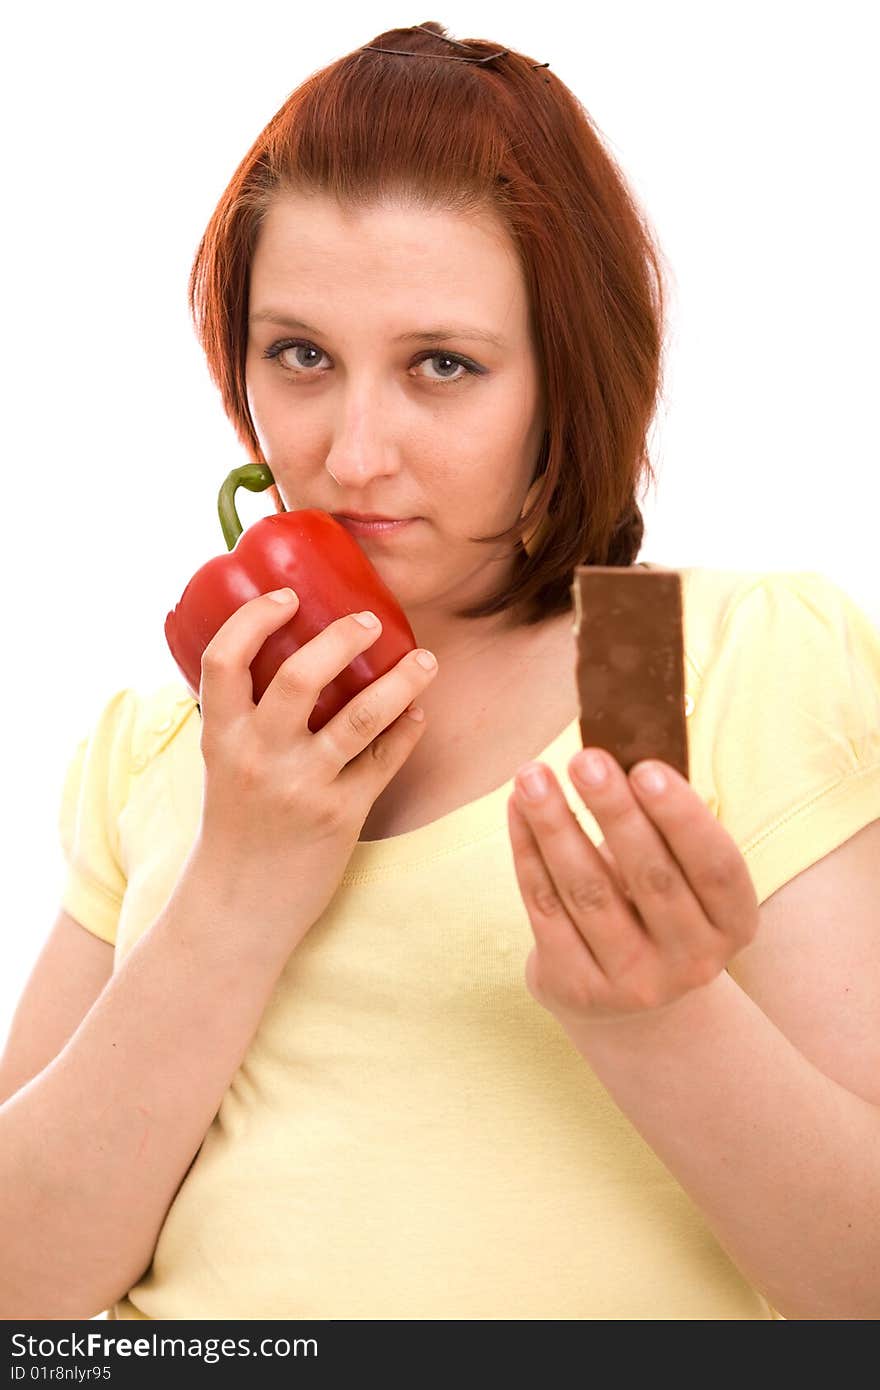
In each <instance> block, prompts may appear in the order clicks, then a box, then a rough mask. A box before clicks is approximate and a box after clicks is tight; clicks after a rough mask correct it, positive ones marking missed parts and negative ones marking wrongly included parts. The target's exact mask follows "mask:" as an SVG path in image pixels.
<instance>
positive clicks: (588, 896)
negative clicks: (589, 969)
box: [515, 764, 653, 980]
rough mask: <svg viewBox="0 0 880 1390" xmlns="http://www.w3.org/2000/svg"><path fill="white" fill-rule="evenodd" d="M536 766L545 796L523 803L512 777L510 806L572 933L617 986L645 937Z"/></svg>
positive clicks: (556, 789)
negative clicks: (528, 833) (544, 785)
mask: <svg viewBox="0 0 880 1390" xmlns="http://www.w3.org/2000/svg"><path fill="white" fill-rule="evenodd" d="M539 766H541V767H542V768H543V770H544V772H545V773H546V775H547V781H548V783H549V786H548V790H547V792H546V795H545V796H544V797H543V798H542V799H541V800H539V801H528V800H527V799H526V798H525V797H522V795H521V791H520V788H521V785H522V783H521V781H520V779H519V777H518V778H517V780H516V783H515V785H516V787H517V791H516V793H515V805H516V807H517V809H518V810H519V811H520V812H521V814H522V815H523V817H524V819H525V820H526V823H527V824H528V827H529V830H530V831H531V834H532V835H533V837H534V840H535V843H536V845H537V849H538V851H539V853H540V856H541V859H542V861H543V864H544V866H545V873H546V875H547V877H548V879H549V881H550V882H551V883H552V884H553V892H554V894H555V896H557V897H558V899H559V900H560V902H561V904H562V906H563V908H564V910H565V914H566V916H567V917H568V919H569V920H570V922H571V924H572V926H573V928H574V930H575V931H576V932H577V933H578V934H579V935H580V936H581V937H582V938H583V940H584V941H585V942H586V943H587V945H588V946H589V948H590V951H591V953H592V955H593V958H594V959H595V961H596V962H597V964H598V965H599V967H600V968H601V971H602V973H603V975H604V976H605V977H606V978H607V979H608V980H617V979H619V978H621V977H622V976H623V975H625V974H626V973H627V972H628V971H630V970H632V969H634V968H635V966H636V964H637V962H639V961H641V960H642V959H643V958H644V956H645V952H646V949H647V947H648V946H649V944H650V943H649V941H648V938H647V934H646V933H645V931H644V928H643V927H642V925H641V923H640V922H639V920H638V918H637V917H636V916H635V915H634V913H633V910H632V907H631V906H630V904H629V903H628V902H627V900H626V898H625V897H624V895H623V893H622V892H621V891H620V889H619V888H618V886H617V883H616V882H615V878H614V876H612V875H611V874H609V872H608V867H607V864H606V862H605V859H604V858H603V856H602V855H601V854H600V853H599V851H598V850H597V849H596V847H595V845H594V844H593V843H592V841H591V840H590V838H589V836H588V835H586V834H585V833H584V831H583V830H582V829H581V826H580V824H579V822H578V820H577V817H576V816H575V814H574V812H573V811H572V809H571V807H570V806H569V804H568V801H567V799H566V797H565V795H564V793H563V791H562V788H561V787H560V785H559V783H558V781H557V779H556V777H555V776H554V775H553V773H552V772H551V770H550V769H549V768H547V767H546V766H544V764H539ZM612 848H613V847H612ZM652 954H653V948H652Z"/></svg>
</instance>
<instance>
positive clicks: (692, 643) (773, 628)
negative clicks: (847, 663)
mask: <svg viewBox="0 0 880 1390" xmlns="http://www.w3.org/2000/svg"><path fill="white" fill-rule="evenodd" d="M678 572H679V574H680V575H681V579H682V606H683V610H684V628H685V645H686V648H687V654H688V657H689V658H690V659H691V661H692V662H693V664H694V665H695V667H696V668H697V672H698V674H699V675H701V676H702V675H703V674H705V672H706V670H707V669H708V667H709V666H710V665H712V664H713V662H715V661H717V660H718V658H719V657H720V656H721V653H722V650H725V651H727V652H728V653H729V652H730V651H731V649H733V648H741V649H744V648H746V647H751V648H754V647H755V646H756V645H757V646H760V645H761V644H762V642H765V641H767V640H772V642H773V643H774V650H775V651H778V652H779V654H780V656H781V655H782V652H783V651H784V650H786V649H789V648H798V649H800V650H801V651H804V650H807V649H810V650H813V651H825V652H827V653H828V654H829V655H831V656H832V657H833V656H834V655H835V654H836V655H837V656H838V657H841V658H844V657H846V656H848V655H849V654H851V651H852V644H853V640H855V641H856V642H857V643H858V644H859V645H860V647H861V648H862V650H863V651H864V652H866V653H868V654H873V651H874V649H875V647H876V644H877V642H878V634H877V630H876V628H875V627H874V625H873V623H872V622H871V620H870V618H869V617H868V615H867V614H866V613H865V612H864V611H863V610H862V609H861V608H860V607H859V605H858V604H857V603H856V602H855V600H854V599H853V598H852V597H851V596H850V595H849V594H848V593H847V592H846V591H845V590H844V589H843V588H841V586H840V585H839V584H837V583H836V582H835V581H834V580H833V579H831V578H830V577H829V576H828V575H826V574H822V573H820V572H818V571H815V570H763V571H760V570H754V571H753V570H725V569H709V568H702V567H694V568H688V569H682V570H680V571H678ZM769 655H770V656H771V659H772V657H773V653H769Z"/></svg>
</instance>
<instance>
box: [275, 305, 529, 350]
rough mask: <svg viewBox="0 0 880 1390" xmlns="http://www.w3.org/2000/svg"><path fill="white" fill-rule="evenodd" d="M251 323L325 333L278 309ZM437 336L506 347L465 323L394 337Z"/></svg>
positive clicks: (418, 339) (412, 339)
mask: <svg viewBox="0 0 880 1390" xmlns="http://www.w3.org/2000/svg"><path fill="white" fill-rule="evenodd" d="M248 322H249V323H275V324H278V325H279V327H281V328H299V329H302V330H303V332H304V333H314V334H315V336H316V337H317V338H322V337H323V336H324V335H323V333H322V332H321V330H320V328H315V327H314V326H313V325H312V324H310V323H303V321H302V319H293V318H290V316H289V315H287V314H283V313H281V312H280V310H277V309H258V310H257V311H256V313H253V314H251V315H250V318H249V320H248ZM435 338H473V339H474V340H475V341H476V342H481V343H492V344H493V345H494V346H495V347H499V348H503V347H506V346H507V344H506V343H505V341H504V339H503V338H499V337H498V335H497V334H496V333H490V332H488V330H487V329H485V328H470V327H468V326H466V325H465V324H446V325H444V326H442V327H440V328H416V329H413V330H412V332H410V333H400V334H398V336H397V337H396V338H395V339H394V341H395V342H396V343H416V342H417V343H426V342H431V341H433V340H434V339H435Z"/></svg>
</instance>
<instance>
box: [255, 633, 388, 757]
mask: <svg viewBox="0 0 880 1390" xmlns="http://www.w3.org/2000/svg"><path fill="white" fill-rule="evenodd" d="M365 619H374V621H373V622H372V623H369V622H367V621H364V620H365ZM381 631H382V624H381V622H380V621H379V619H378V618H377V617H376V615H375V614H374V613H345V614H343V616H342V617H341V618H334V620H333V622H330V623H328V624H327V626H326V627H324V628H322V630H321V631H320V632H318V633H316V634H315V636H314V637H311V638H309V640H308V641H307V642H303V644H302V646H300V647H298V648H297V649H296V651H295V652H291V654H290V656H288V657H285V659H284V661H282V663H281V665H280V666H279V667H278V670H277V671H276V672H275V674H274V676H273V677H272V679H271V681H270V682H269V684H268V685H267V686H266V689H265V691H264V692H263V697H262V699H261V700H260V703H259V705H258V706H257V714H256V720H257V724H258V726H259V727H260V728H261V729H263V730H264V731H265V732H266V734H267V736H268V737H269V738H270V739H272V740H277V739H284V738H286V739H289V738H290V736H291V734H292V733H295V732H301V733H303V734H305V733H306V732H307V726H308V720H309V715H310V714H311V712H312V710H313V709H314V708H315V704H316V702H317V699H318V696H319V695H320V693H321V691H322V690H323V689H324V687H325V686H326V685H329V684H330V682H331V681H333V680H335V679H336V677H337V676H338V675H339V674H340V672H341V671H344V670H345V668H346V666H349V665H350V664H351V662H352V661H354V659H355V657H357V656H359V655H360V654H361V652H364V651H366V650H367V649H368V648H369V647H371V646H372V645H373V643H374V642H375V641H376V639H377V637H378V636H379V634H380V633H381ZM401 708H403V707H402V706H401ZM398 713H399V711H398Z"/></svg>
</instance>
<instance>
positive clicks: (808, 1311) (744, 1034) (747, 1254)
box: [563, 972, 880, 1320]
mask: <svg viewBox="0 0 880 1390" xmlns="http://www.w3.org/2000/svg"><path fill="white" fill-rule="evenodd" d="M563 1026H564V1027H565V1031H566V1032H567V1033H568V1036H569V1037H570V1038H571V1040H572V1042H573V1044H574V1046H575V1047H576V1048H577V1049H578V1051H579V1052H580V1053H581V1054H582V1056H583V1057H584V1058H585V1060H586V1061H587V1062H588V1063H589V1065H590V1066H591V1067H592V1068H593V1069H594V1071H595V1072H596V1075H597V1076H598V1077H599V1079H600V1080H601V1082H602V1084H603V1085H604V1086H605V1087H606V1089H607V1090H608V1091H609V1093H610V1094H611V1096H612V1097H613V1098H614V1100H615V1102H616V1103H617V1104H618V1105H619V1106H620V1108H621V1110H622V1111H623V1112H624V1114H626V1115H627V1116H628V1118H629V1119H630V1120H631V1121H632V1123H633V1124H634V1125H635V1127H636V1129H638V1131H639V1133H640V1134H641V1135H642V1137H643V1138H644V1139H645V1140H646V1142H647V1143H648V1144H650V1146H651V1148H652V1149H653V1150H654V1152H655V1153H656V1154H657V1156H658V1157H659V1158H660V1159H661V1160H662V1162H663V1163H665V1164H666V1166H667V1168H668V1169H669V1170H670V1172H671V1173H672V1174H673V1175H674V1176H675V1177H676V1178H677V1180H678V1181H679V1182H680V1183H681V1185H682V1187H683V1188H684V1189H685V1191H686V1192H687V1193H688V1194H689V1195H690V1196H691V1197H692V1198H693V1200H694V1202H695V1203H696V1204H697V1206H699V1207H700V1209H701V1211H702V1212H703V1214H704V1216H705V1217H706V1220H707V1222H708V1224H709V1225H710V1226H711V1228H712V1230H713V1231H714V1233H715V1235H716V1236H717V1237H718V1240H719V1241H720V1243H721V1244H722V1245H723V1246H724V1248H725V1249H726V1250H727V1252H728V1254H729V1255H730V1257H731V1259H732V1260H733V1261H734V1263H735V1264H736V1265H737V1266H738V1267H739V1269H741V1270H742V1272H743V1273H744V1274H745V1275H746V1277H747V1278H748V1279H749V1280H750V1281H751V1282H752V1283H753V1284H754V1286H755V1287H756V1288H758V1289H760V1290H761V1292H762V1293H764V1295H765V1296H766V1298H767V1299H768V1300H769V1302H770V1303H771V1304H772V1305H773V1307H774V1308H776V1309H777V1311H779V1312H780V1313H782V1314H783V1316H784V1317H786V1318H801V1319H804V1318H807V1319H816V1318H825V1319H834V1320H849V1319H853V1318H856V1319H859V1318H866V1319H874V1318H877V1317H880V1108H878V1107H877V1106H875V1105H872V1104H870V1103H869V1102H868V1101H866V1100H863V1099H862V1097H861V1096H858V1095H854V1094H853V1093H852V1092H851V1091H848V1090H847V1089H846V1088H845V1087H844V1086H841V1085H839V1084H838V1083H837V1082H836V1081H833V1080H832V1079H831V1078H830V1077H828V1076H826V1075H824V1073H822V1072H821V1071H819V1070H818V1068H817V1067H815V1066H814V1065H812V1063H810V1062H808V1061H807V1059H806V1058H805V1057H804V1056H803V1055H802V1054H801V1053H800V1052H799V1051H798V1050H797V1048H796V1047H795V1046H794V1045H793V1044H792V1043H791V1042H789V1040H788V1039H787V1038H786V1037H785V1036H784V1035H783V1034H782V1033H781V1032H780V1031H779V1029H778V1028H777V1027H776V1026H775V1024H773V1023H772V1022H771V1021H770V1019H768V1018H767V1016H766V1015H765V1014H764V1013H762V1011H761V1010H760V1009H759V1008H758V1006H757V1004H755V1003H753V1001H752V1000H751V999H750V998H749V996H748V995H747V994H745V992H744V991H743V990H742V989H741V988H740V987H739V985H737V984H736V982H735V981H734V980H733V979H732V978H731V976H730V975H728V974H726V973H724V972H722V973H721V974H720V975H719V976H718V977H717V978H716V979H715V980H714V981H713V983H712V984H710V985H705V986H703V987H702V988H701V989H698V990H693V991H691V992H690V993H689V994H686V995H685V996H684V997H683V998H682V999H681V1000H680V1001H679V1002H678V1003H676V1004H675V1005H673V1006H672V1007H671V1008H670V1009H669V1010H666V1011H665V1012H661V1013H659V1014H646V1015H645V1016H644V1017H643V1018H638V1019H629V1020H627V1022H626V1024H625V1025H624V1026H623V1027H622V1028H620V1029H618V1030H617V1032H616V1033H615V1032H614V1030H613V1029H612V1028H611V1027H609V1028H607V1029H605V1030H604V1032H603V1031H602V1030H601V1029H600V1030H597V1029H595V1028H593V1029H591V1028H584V1029H582V1030H579V1029H578V1028H577V1027H576V1025H573V1024H572V1023H570V1022H567V1023H565V1024H564V1025H563Z"/></svg>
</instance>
